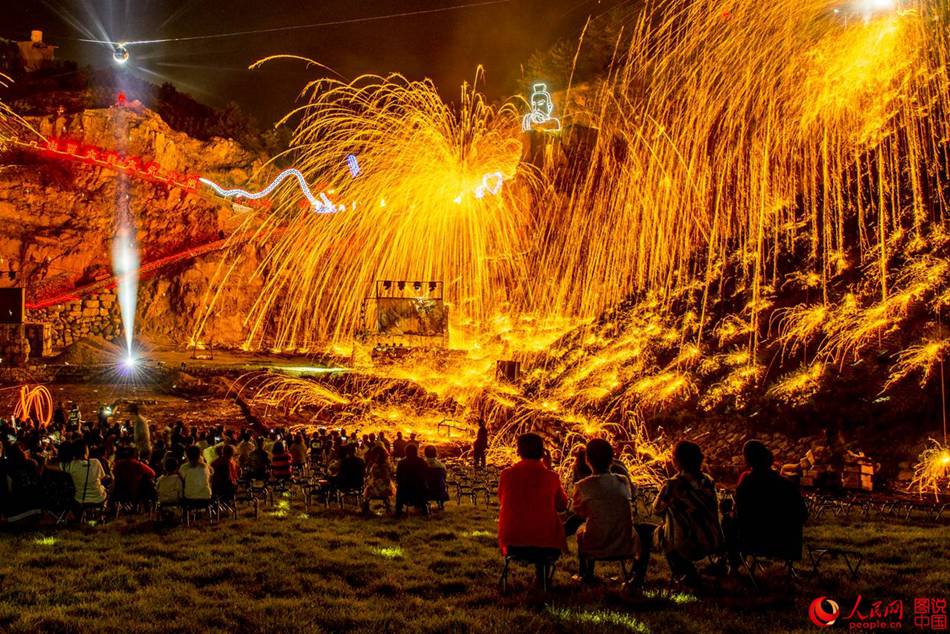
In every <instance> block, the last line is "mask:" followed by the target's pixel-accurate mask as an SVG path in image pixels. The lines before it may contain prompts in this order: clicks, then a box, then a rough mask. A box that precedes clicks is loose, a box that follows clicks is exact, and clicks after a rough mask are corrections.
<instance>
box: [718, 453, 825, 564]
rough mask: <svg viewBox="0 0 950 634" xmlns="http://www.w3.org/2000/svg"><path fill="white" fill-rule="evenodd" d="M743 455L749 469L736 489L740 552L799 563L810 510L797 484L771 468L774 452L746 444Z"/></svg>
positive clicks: (741, 477)
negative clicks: (804, 528)
mask: <svg viewBox="0 0 950 634" xmlns="http://www.w3.org/2000/svg"><path fill="white" fill-rule="evenodd" d="M742 454H743V456H744V457H745V461H746V464H747V465H748V466H749V469H748V471H746V472H745V473H743V474H742V475H741V476H740V477H739V484H738V485H737V486H736V524H737V527H738V549H739V552H741V553H742V554H743V555H759V556H762V557H773V558H776V559H781V560H783V561H800V560H801V558H802V530H803V527H804V525H805V520H806V519H808V509H807V508H806V507H805V502H804V500H803V499H802V495H801V492H800V491H799V489H798V485H797V484H795V483H794V482H792V481H791V480H789V479H787V478H783V477H782V476H781V475H780V474H779V473H778V472H776V471H775V470H774V469H773V468H772V462H773V457H772V452H771V451H769V449H768V447H766V446H765V445H764V444H762V443H761V442H760V441H758V440H750V441H749V442H747V443H746V444H745V446H744V447H743V448H742Z"/></svg>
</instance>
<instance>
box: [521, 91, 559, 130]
mask: <svg viewBox="0 0 950 634" xmlns="http://www.w3.org/2000/svg"><path fill="white" fill-rule="evenodd" d="M531 90H532V92H531V112H529V113H528V114H526V115H525V116H524V118H523V119H522V120H521V128H522V129H523V130H524V131H525V132H531V131H532V130H534V129H535V128H536V127H538V126H543V130H544V131H545V132H560V131H561V120H560V119H558V118H557V117H553V116H551V113H553V112H554V100H553V99H552V98H551V93H549V92H548V87H547V85H546V84H535V85H534V86H532V88H531Z"/></svg>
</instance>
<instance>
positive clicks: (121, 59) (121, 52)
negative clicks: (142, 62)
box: [112, 42, 129, 65]
mask: <svg viewBox="0 0 950 634" xmlns="http://www.w3.org/2000/svg"><path fill="white" fill-rule="evenodd" d="M112 61H114V62H115V63H116V64H120V65H121V64H124V63H126V62H127V61H129V49H127V48H126V47H125V44H124V43H122V42H119V43H118V44H116V45H115V47H114V48H113V49H112Z"/></svg>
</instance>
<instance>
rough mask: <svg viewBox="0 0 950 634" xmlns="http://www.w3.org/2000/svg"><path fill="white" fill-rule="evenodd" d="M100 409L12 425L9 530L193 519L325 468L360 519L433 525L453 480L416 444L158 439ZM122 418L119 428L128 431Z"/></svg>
mask: <svg viewBox="0 0 950 634" xmlns="http://www.w3.org/2000/svg"><path fill="white" fill-rule="evenodd" d="M125 409H126V411H124V412H122V413H123V414H125V416H124V417H123V416H120V415H119V414H120V412H119V406H118V405H117V404H116V405H102V406H101V407H100V408H99V410H98V412H97V413H96V416H95V418H94V419H91V420H84V419H83V417H82V414H81V413H80V411H79V408H78V406H76V405H75V404H74V403H70V404H69V405H64V404H61V405H60V406H58V407H57V408H56V410H55V412H54V415H53V420H52V422H51V424H50V425H48V426H46V427H40V426H38V425H36V424H35V422H28V421H9V422H4V423H3V425H2V427H0V436H2V443H0V447H2V455H0V476H2V477H0V514H2V515H3V517H4V518H5V519H6V521H7V522H8V523H15V522H18V521H20V520H27V519H28V518H33V521H45V520H50V519H55V520H56V521H60V522H61V521H65V520H68V519H69V518H79V517H81V516H82V513H83V511H85V510H89V509H97V510H99V511H104V510H105V509H107V508H108V509H110V510H114V509H117V508H119V507H124V508H128V509H130V510H137V509H153V508H155V507H160V508H162V509H166V510H167V509H176V508H182V509H187V508H190V507H195V508H200V507H204V506H207V505H208V503H209V501H212V500H214V501H220V502H222V503H225V504H232V505H233V502H234V499H235V496H236V494H237V492H238V489H239V486H240V485H241V484H245V485H247V484H250V483H254V482H257V483H263V484H267V483H290V482H291V481H292V480H295V479H299V478H302V477H304V476H309V475H310V474H309V471H310V470H311V469H314V468H319V470H320V474H321V476H322V477H324V478H325V479H324V480H321V481H320V482H321V488H322V489H323V491H322V492H323V493H324V494H331V493H333V492H337V491H339V492H351V493H357V494H359V497H360V498H361V500H362V508H363V511H364V512H366V513H369V512H370V503H371V502H374V501H378V502H382V504H383V506H384V507H385V509H386V511H387V512H389V511H390V510H391V509H393V507H394V509H395V514H396V516H402V515H403V514H404V513H405V511H406V509H407V508H412V509H416V510H417V511H418V512H419V513H423V514H426V513H428V512H429V508H430V506H431V505H432V504H435V505H437V506H438V508H440V509H442V508H444V503H445V501H446V500H448V499H449V495H448V488H447V485H446V473H447V472H446V468H445V466H444V465H443V464H442V463H441V462H440V461H439V457H438V450H437V448H436V447H435V446H433V445H429V446H426V447H424V449H423V455H424V457H423V456H420V455H419V453H420V448H419V444H418V442H417V440H416V437H415V434H411V435H410V437H409V439H404V438H403V437H402V434H401V433H399V434H397V437H396V438H395V439H394V440H393V441H390V440H389V439H388V438H387V437H386V435H385V433H384V432H380V433H379V434H378V435H377V434H373V433H369V434H359V433H355V434H350V433H348V432H347V430H345V429H338V430H327V429H324V428H321V429H318V430H316V431H314V432H313V433H310V434H308V433H302V432H300V433H294V432H287V431H285V430H282V429H275V430H271V431H269V432H267V433H261V434H253V433H251V432H250V431H247V430H245V431H237V430H233V429H225V428H224V427H223V426H215V427H209V428H204V429H198V428H197V427H192V428H189V427H187V426H186V425H184V424H183V423H181V422H178V423H175V424H174V425H171V426H170V427H166V428H163V429H157V428H156V426H155V425H154V424H151V423H150V422H149V421H148V420H147V419H146V418H145V417H144V416H142V414H141V412H140V411H139V407H138V406H137V405H136V404H134V403H133V404H129V405H128V406H127V407H126V408H125ZM122 418H124V420H121V421H120V419H122Z"/></svg>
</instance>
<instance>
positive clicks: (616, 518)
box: [573, 439, 639, 581]
mask: <svg viewBox="0 0 950 634" xmlns="http://www.w3.org/2000/svg"><path fill="white" fill-rule="evenodd" d="M613 453H614V452H613V448H612V447H611V446H610V443H609V442H607V441H606V440H601V439H594V440H591V441H590V442H589V443H587V449H586V452H585V459H586V461H587V465H588V466H589V467H590V469H591V471H592V475H590V476H588V477H586V478H584V479H583V480H581V481H580V482H578V483H577V484H576V485H575V487H574V499H573V511H574V513H575V514H577V515H579V516H581V517H582V518H584V519H585V520H586V521H585V522H584V525H583V526H581V527H580V529H578V531H577V557H578V562H579V569H580V576H581V578H582V579H583V580H584V581H591V580H592V579H593V578H594V561H595V560H597V559H612V558H621V557H622V558H629V559H636V557H637V555H638V553H639V548H638V543H637V534H636V532H635V531H634V529H633V514H632V509H631V506H630V501H631V499H632V497H633V495H632V491H631V486H630V481H629V480H627V478H625V477H624V476H621V475H616V474H613V473H610V466H611V464H612V463H613V458H614V455H613Z"/></svg>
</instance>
